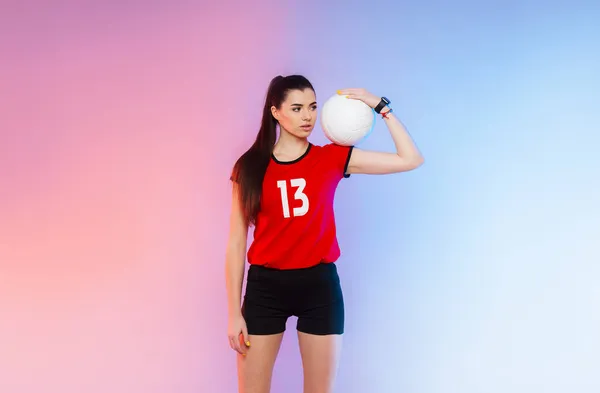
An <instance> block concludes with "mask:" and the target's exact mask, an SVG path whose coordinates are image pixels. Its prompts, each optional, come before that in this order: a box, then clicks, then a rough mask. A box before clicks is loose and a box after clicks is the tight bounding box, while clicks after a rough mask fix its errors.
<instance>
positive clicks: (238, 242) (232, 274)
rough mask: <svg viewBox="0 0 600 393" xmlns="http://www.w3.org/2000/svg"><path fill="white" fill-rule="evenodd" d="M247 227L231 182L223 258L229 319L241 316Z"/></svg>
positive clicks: (236, 189)
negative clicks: (227, 233) (227, 228)
mask: <svg viewBox="0 0 600 393" xmlns="http://www.w3.org/2000/svg"><path fill="white" fill-rule="evenodd" d="M247 239H248V226H247V225H246V223H245V222H244V218H243V215H242V208H241V204H240V197H239V190H238V184H237V183H235V182H233V195H232V201H231V215H230V219H229V241H228V243H227V250H226V257H225V284H226V288H227V309H228V313H229V316H230V317H233V316H239V315H241V307H240V306H241V304H240V302H241V296H242V282H243V280H244V263H245V261H246V242H247Z"/></svg>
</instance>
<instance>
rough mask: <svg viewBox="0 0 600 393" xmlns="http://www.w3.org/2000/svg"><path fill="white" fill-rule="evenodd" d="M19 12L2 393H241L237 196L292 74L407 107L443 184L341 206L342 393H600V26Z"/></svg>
mask: <svg viewBox="0 0 600 393" xmlns="http://www.w3.org/2000/svg"><path fill="white" fill-rule="evenodd" d="M1 7H2V8H1V10H0V11H1V12H0V22H1V23H0V32H1V33H2V34H0V45H1V46H0V49H1V52H2V60H1V61H0V110H1V116H0V164H1V165H0V392H3V393H34V392H35V393H55V392H56V393H58V392H61V393H75V392H77V393H84V392H85V393H105V392H112V393H125V392H127V393H164V392H178V393H185V392H189V393H192V392H215V393H221V392H223V393H225V392H234V391H236V390H235V389H236V379H235V357H234V355H233V353H232V352H231V350H230V349H229V348H228V345H227V340H226V337H225V333H226V312H225V310H226V303H225V292H224V280H223V259H224V249H225V244H226V238H227V230H228V227H227V223H228V221H227V220H228V214H229V197H230V188H229V182H228V176H229V171H230V168H231V165H232V163H233V161H234V160H235V159H236V158H237V156H239V154H241V153H242V152H243V151H244V149H245V148H246V147H247V146H248V145H249V144H250V143H251V141H252V140H253V138H254V137H255V134H256V129H257V126H258V123H259V115H260V108H261V106H262V101H263V98H264V93H265V89H266V86H267V84H268V82H269V80H270V79H271V78H272V77H273V76H275V75H277V74H284V75H285V74H290V73H302V74H304V75H306V76H307V77H309V79H311V81H312V82H313V83H314V84H315V86H316V88H317V95H318V97H319V99H320V101H321V103H322V102H323V101H324V100H325V99H326V98H327V97H328V96H329V95H330V94H333V92H335V90H336V89H339V88H344V87H365V88H368V89H369V90H371V91H373V92H374V93H376V94H385V95H387V96H388V97H390V98H392V100H393V103H394V105H393V106H394V108H395V111H396V113H397V114H398V115H399V117H400V118H401V119H402V120H403V121H404V123H405V124H406V125H407V126H408V128H409V130H410V131H411V134H412V135H413V137H414V138H415V140H416V142H417V144H418V146H419V148H420V149H421V150H422V151H423V153H424V155H425V158H426V163H425V165H424V166H423V167H421V168H419V169H418V170H417V171H414V172H411V173H406V174H402V175H395V176H385V177H368V176H353V177H351V178H350V179H348V180H345V181H343V182H342V184H341V185H340V188H339V191H338V196H337V204H336V210H337V215H338V225H339V238H340V243H341V246H342V250H343V257H342V259H341V260H340V262H339V269H340V272H341V273H340V274H341V275H342V280H343V285H344V289H345V293H346V303H347V333H346V338H345V346H344V355H343V359H342V362H341V365H340V373H339V379H338V388H337V391H338V392H347V393H354V392H356V393H358V392H381V393H384V392H410V393H459V392H460V393H500V392H502V393H505V392H513V393H516V392H528V393H529V392H544V393H559V392H560V393H563V392H577V393H588V392H590V393H591V392H596V393H597V392H598V391H600V373H598V370H599V366H600V334H599V332H600V280H599V277H600V267H599V266H600V264H599V262H600V250H599V246H598V244H599V242H598V239H599V237H600V209H599V208H598V202H599V201H600V169H599V168H600V158H599V157H598V150H599V148H600V137H599V129H598V124H600V114H599V112H598V101H599V98H600V97H599V93H598V91H600V80H599V77H598V75H599V71H600V45H599V41H598V37H600V25H599V24H598V20H600V9H599V6H598V4H597V3H595V2H592V1H589V2H561V3H559V2H553V1H550V2H548V1H528V2H478V1H454V2H450V3H448V2H436V1H421V2H416V1H415V2H391V1H378V2H376V3H373V4H372V5H367V3H366V2H354V1H344V2H337V3H333V2H319V1H304V2H294V3H291V2H290V3H288V2H283V1H262V2H258V3H256V2H252V3H251V4H249V2H246V3H243V2H237V3H231V2H229V3H225V2H222V3H219V5H217V2H210V5H208V4H204V3H203V2H196V3H195V4H193V3H192V2H169V1H166V0H162V1H152V2H132V1H127V2H119V3H117V2H114V3H113V2H111V3H106V2H100V1H98V2H74V1H71V2H67V1H62V2H54V3H52V4H50V3H42V2H39V3H36V4H35V5H34V4H33V3H27V4H24V3H17V2H3V3H2V5H1ZM312 141H313V142H314V143H319V144H320V143H326V141H325V139H324V137H323V135H322V133H321V131H320V130H316V131H315V134H314V136H313V138H312ZM362 147H363V148H373V149H382V150H388V151H391V150H392V149H393V144H392V141H391V139H390V137H389V135H388V134H387V131H386V129H385V127H384V125H383V124H382V123H378V124H377V126H376V128H375V130H374V132H373V134H372V135H371V136H370V137H369V139H368V140H367V141H365V143H364V144H363V145H362ZM294 322H295V321H290V325H289V329H288V332H289V333H290V334H288V335H287V336H286V338H285V340H284V343H283V347H282V350H281V355H280V358H279V360H278V363H277V365H276V370H275V376H274V381H273V392H300V391H301V381H302V375H301V368H300V357H299V354H298V350H297V347H296V344H297V341H296V336H295V332H294V326H295V324H294Z"/></svg>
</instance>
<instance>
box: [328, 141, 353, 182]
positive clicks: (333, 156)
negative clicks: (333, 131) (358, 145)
mask: <svg viewBox="0 0 600 393" xmlns="http://www.w3.org/2000/svg"><path fill="white" fill-rule="evenodd" d="M353 149H354V146H341V145H337V144H335V143H330V144H327V145H325V146H323V151H324V152H325V156H326V159H327V161H328V162H329V163H330V164H331V165H332V166H333V167H334V168H335V170H336V172H337V173H339V175H340V178H342V177H345V178H348V177H350V174H349V173H347V171H348V164H349V163H350V157H351V156H352V150H353Z"/></svg>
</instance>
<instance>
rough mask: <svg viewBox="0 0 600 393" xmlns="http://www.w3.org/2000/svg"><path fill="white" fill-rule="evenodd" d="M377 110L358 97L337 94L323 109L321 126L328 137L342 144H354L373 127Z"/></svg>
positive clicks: (326, 102)
mask: <svg viewBox="0 0 600 393" xmlns="http://www.w3.org/2000/svg"><path fill="white" fill-rule="evenodd" d="M374 123H375V112H374V111H373V109H372V108H371V107H370V106H368V105H367V104H365V103H364V102H363V101H361V100H358V99H352V98H346V96H345V95H339V94H336V95H334V96H332V97H330V98H329V99H328V100H327V101H325V104H324V105H323V109H321V127H322V128H323V132H324V133H325V136H326V137H327V139H329V140H330V141H331V142H333V143H335V144H338V145H341V146H350V145H354V144H356V143H357V142H359V141H360V140H362V139H364V138H365V137H366V136H367V135H368V134H369V133H370V132H371V130H372V129H373V125H374Z"/></svg>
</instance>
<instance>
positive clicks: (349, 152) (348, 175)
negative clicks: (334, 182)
mask: <svg viewBox="0 0 600 393" xmlns="http://www.w3.org/2000/svg"><path fill="white" fill-rule="evenodd" d="M352 150H354V146H350V149H348V157H346V164H344V172H343V173H344V177H345V178H349V177H350V173H346V171H348V164H350V157H351V156H352Z"/></svg>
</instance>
